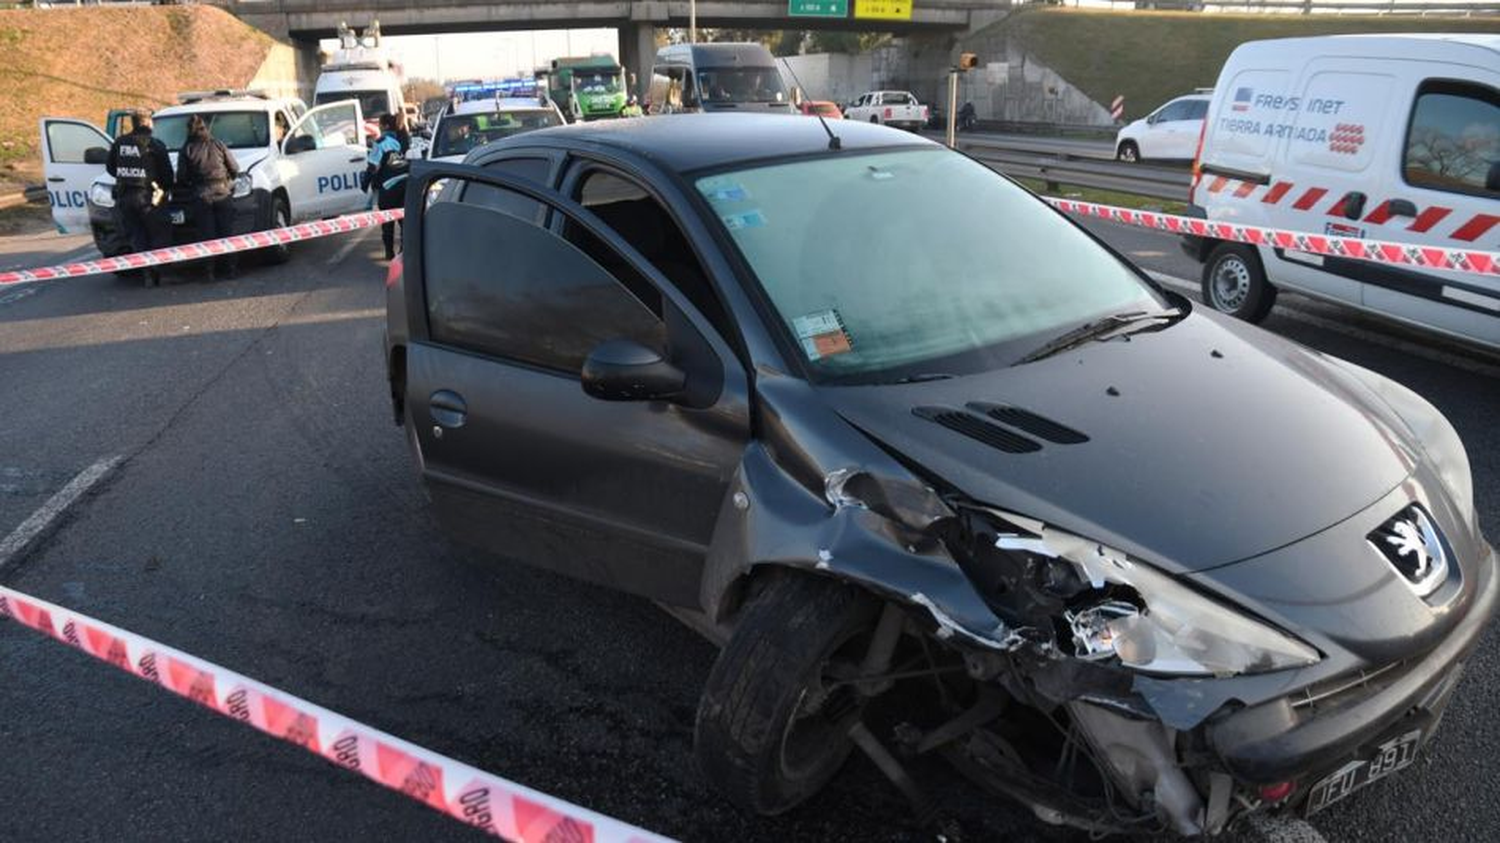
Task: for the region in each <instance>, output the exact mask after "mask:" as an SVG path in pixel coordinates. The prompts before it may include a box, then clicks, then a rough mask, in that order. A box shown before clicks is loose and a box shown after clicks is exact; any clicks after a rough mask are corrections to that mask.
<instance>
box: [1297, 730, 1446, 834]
mask: <svg viewBox="0 0 1500 843" xmlns="http://www.w3.org/2000/svg"><path fill="white" fill-rule="evenodd" d="M1421 743H1422V730H1421V729H1412V730H1410V731H1407V732H1403V733H1401V734H1399V735H1396V736H1395V737H1393V738H1391V739H1390V740H1387V741H1385V742H1384V743H1382V744H1380V745H1379V746H1377V747H1375V751H1374V753H1373V754H1372V755H1371V756H1370V757H1368V758H1359V759H1356V760H1354V761H1350V762H1349V763H1348V764H1345V765H1344V766H1342V767H1340V768H1338V769H1337V770H1335V771H1334V772H1333V773H1332V774H1331V775H1329V776H1327V777H1325V778H1324V779H1323V780H1322V781H1319V782H1318V783H1317V784H1315V785H1313V787H1312V792H1311V793H1310V794H1309V795H1308V797H1307V813H1309V814H1314V813H1317V812H1318V811H1321V810H1323V809H1324V808H1327V807H1328V806H1329V805H1332V804H1333V803H1335V802H1337V801H1339V800H1340V799H1343V798H1344V797H1345V796H1348V795H1349V794H1351V793H1353V792H1354V791H1356V790H1359V789H1360V788H1362V787H1364V786H1365V785H1368V784H1373V783H1375V782H1378V781H1380V780H1381V779H1383V778H1385V777H1386V776H1389V775H1390V774H1392V773H1395V772H1398V771H1400V770H1404V769H1406V768H1407V767H1410V766H1411V765H1412V762H1414V761H1416V760H1417V749H1418V748H1419V747H1420V746H1421Z"/></svg>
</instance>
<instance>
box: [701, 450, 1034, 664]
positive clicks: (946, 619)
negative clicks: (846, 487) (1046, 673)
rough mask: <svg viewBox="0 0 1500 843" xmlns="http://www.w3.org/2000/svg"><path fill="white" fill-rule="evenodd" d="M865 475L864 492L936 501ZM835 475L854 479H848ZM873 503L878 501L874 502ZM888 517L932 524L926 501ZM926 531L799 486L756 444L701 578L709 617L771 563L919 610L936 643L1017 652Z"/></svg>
mask: <svg viewBox="0 0 1500 843" xmlns="http://www.w3.org/2000/svg"><path fill="white" fill-rule="evenodd" d="M840 471H850V472H854V473H856V474H863V475H864V476H863V477H861V478H860V479H859V481H858V482H857V483H856V484H855V485H856V487H858V488H860V489H861V491H863V492H865V493H866V494H872V493H873V492H874V491H875V490H883V491H884V493H885V494H884V495H883V498H884V501H885V502H887V503H889V502H890V501H892V500H906V501H908V502H909V501H913V500H917V499H928V500H930V501H935V502H936V503H937V505H938V506H941V502H940V501H937V498H936V495H935V493H932V492H931V491H930V490H926V495H925V496H924V495H921V494H919V493H918V492H919V490H922V489H924V488H925V487H922V486H921V484H920V483H919V482H918V481H917V480H915V478H892V477H884V478H883V477H880V476H878V475H875V474H873V473H869V472H862V471H860V470H859V469H840ZM829 475H830V477H832V478H834V479H838V480H845V481H851V480H853V478H852V477H850V476H849V475H848V474H842V475H834V473H833V472H830V473H829ZM875 505H876V506H880V505H881V504H879V503H877V504H875ZM907 507H908V508H905V509H895V510H887V513H888V514H890V515H897V516H898V517H900V516H902V515H908V516H915V517H916V518H918V519H920V518H932V517H933V516H935V515H938V514H940V513H939V512H938V511H937V510H935V509H933V507H932V506H931V505H930V504H929V505H926V506H922V507H911V505H910V503H908V504H907ZM930 523H931V522H930V521H929V522H928V524H926V525H924V524H904V523H900V522H899V521H897V520H894V519H892V518H890V517H887V515H886V514H880V513H877V512H876V511H874V510H872V509H870V508H868V507H867V506H865V505H861V504H858V503H855V502H853V501H849V502H846V503H843V504H842V505H835V504H833V503H831V502H830V501H829V500H827V499H826V498H825V497H820V496H818V495H817V494H814V493H813V492H812V491H811V490H809V489H808V488H807V487H806V486H805V485H803V484H801V483H798V482H797V481H796V480H794V479H793V478H792V477H791V476H790V475H789V474H788V473H787V472H785V471H783V470H782V468H781V467H780V466H778V465H777V464H776V462H775V461H774V460H773V459H772V458H771V455H770V453H769V451H768V450H767V449H766V448H765V447H764V446H762V445H760V444H758V443H757V444H752V445H751V446H750V447H749V448H748V449H747V450H746V453H745V457H744V459H743V460H742V461H741V463H740V466H739V468H738V470H737V471H736V473H735V477H734V480H733V482H732V483H731V485H730V493H729V494H728V495H726V496H725V499H724V503H723V505H722V508H721V510H720V513H719V519H718V525H717V527H716V528H715V531H714V535H713V540H712V542H711V543H710V545H709V551H708V557H707V564H706V566H705V569H704V576H703V581H702V586H701V588H702V592H701V601H702V605H703V607H704V611H705V613H706V614H707V615H708V616H709V617H710V618H711V619H712V620H713V621H714V622H716V623H719V622H723V621H724V620H725V619H727V618H728V616H730V615H731V614H732V613H733V611H734V610H735V609H736V608H737V604H736V596H737V594H738V590H737V586H739V585H741V584H742V578H743V577H746V576H747V575H749V574H751V573H753V572H755V571H756V570H757V569H761V568H765V567H767V566H776V567H782V568H790V569H795V570H803V571H807V572H809V573H814V574H824V575H828V576H834V577H837V578H839V579H843V580H847V581H849V582H852V583H855V584H857V585H860V586H863V587H865V588H868V589H870V590H871V591H873V592H875V593H876V594H879V595H881V596H884V597H887V598H889V599H892V600H895V601H898V602H901V603H905V604H908V605H911V606H915V607H920V609H921V610H922V611H923V612H925V613H926V614H927V615H929V616H930V617H931V618H932V620H933V623H934V624H935V625H936V627H937V635H938V637H939V638H945V639H946V638H957V639H962V640H964V641H965V642H967V643H969V644H971V645H976V646H979V647H984V648H988V649H993V650H1008V649H1013V648H1014V647H1015V646H1016V643H1017V642H1016V639H1015V638H1014V636H1013V631H1012V630H1011V629H1010V628H1009V627H1008V626H1007V625H1006V624H1005V623H1004V622H1003V621H1002V620H1001V619H1000V618H999V617H997V616H996V615H995V613H994V612H992V611H991V610H990V608H989V607H988V606H987V605H985V602H984V600H983V599H981V598H980V596H979V594H978V592H976V591H975V589H974V586H973V584H972V583H970V582H969V580H968V577H966V576H965V575H964V572H963V570H962V569H961V568H960V567H959V566H958V564H957V563H956V562H954V560H953V558H952V557H951V556H949V554H948V551H947V550H946V548H945V547H944V546H943V545H942V543H941V542H938V541H936V540H935V539H933V538H932V537H931V536H930V535H927V534H925V533H924V532H923V530H922V528H923V527H925V526H930Z"/></svg>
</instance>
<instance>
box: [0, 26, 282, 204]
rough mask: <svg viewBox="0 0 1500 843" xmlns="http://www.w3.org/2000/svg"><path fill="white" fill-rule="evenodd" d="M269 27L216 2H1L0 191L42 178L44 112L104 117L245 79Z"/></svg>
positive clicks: (266, 44) (262, 51)
mask: <svg viewBox="0 0 1500 843" xmlns="http://www.w3.org/2000/svg"><path fill="white" fill-rule="evenodd" d="M271 44H272V40H271V38H270V36H268V35H266V34H265V33H262V32H260V31H259V30H257V29H255V28H253V27H250V26H246V25H245V24H244V23H241V22H240V21H239V20H238V19H236V18H235V17H234V16H232V15H230V14H229V13H227V12H225V11H223V10H221V9H216V8H212V7H209V6H132V7H129V8H113V9H111V8H98V7H92V8H89V7H76V8H52V9H18V10H11V11H0V56H3V58H0V193H8V192H11V191H14V190H19V189H20V188H21V187H22V186H23V185H25V184H31V183H36V182H39V181H41V161H40V157H39V156H40V149H39V148H40V145H41V138H40V137H39V131H38V120H40V119H41V118H42V117H78V118H81V119H84V120H88V121H89V122H91V123H94V124H95V125H98V126H100V127H101V128H102V127H103V123H104V117H105V114H106V113H108V111H109V110H110V109H111V108H127V107H132V106H139V107H146V108H159V107H161V106H163V105H168V104H170V103H171V102H173V101H174V100H175V98H176V95H177V93H178V92H179V91H187V90H202V89H205V88H226V87H231V88H232V87H243V86H244V85H246V84H247V83H248V82H249V81H250V80H251V79H253V78H255V73H256V71H258V70H259V69H260V66H261V64H262V63H263V62H264V61H265V59H266V54H267V53H268V52H269V50H270V48H271Z"/></svg>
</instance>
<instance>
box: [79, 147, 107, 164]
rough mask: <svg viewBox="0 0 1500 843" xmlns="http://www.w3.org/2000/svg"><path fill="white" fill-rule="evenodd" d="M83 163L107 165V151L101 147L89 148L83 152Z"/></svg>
mask: <svg viewBox="0 0 1500 843" xmlns="http://www.w3.org/2000/svg"><path fill="white" fill-rule="evenodd" d="M83 163H85V164H108V163H109V150H107V149H105V148H104V147H102V146H91V147H89V148H88V149H85V150H84V151H83Z"/></svg>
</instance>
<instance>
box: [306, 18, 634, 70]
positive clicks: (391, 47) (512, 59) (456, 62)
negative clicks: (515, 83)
mask: <svg viewBox="0 0 1500 843" xmlns="http://www.w3.org/2000/svg"><path fill="white" fill-rule="evenodd" d="M380 40H381V46H382V47H384V48H385V49H386V51H387V52H388V53H389V54H390V57H391V58H392V59H393V60H395V61H398V62H401V64H402V65H403V66H404V67H405V68H406V77H407V78H408V79H414V78H419V77H420V78H424V79H437V80H444V79H487V78H496V77H501V78H503V77H507V76H516V75H526V76H530V75H531V71H533V70H535V69H536V68H537V67H540V66H542V65H545V64H547V63H548V62H550V61H551V60H552V59H554V58H557V57H558V56H586V55H589V54H591V53H596V52H597V53H609V54H610V55H612V56H614V57H615V58H616V59H618V58H619V57H620V55H619V53H620V42H619V40H618V36H617V35H616V34H615V30H614V29H570V30H564V29H550V30H542V31H538V32H465V33H452V34H448V35H389V36H386V37H384V38H381V39H380ZM338 45H339V42H338V40H337V39H333V38H329V39H325V40H324V41H322V42H321V44H320V45H319V46H321V47H322V48H323V49H324V50H329V51H332V50H334V49H336V48H337V47H338Z"/></svg>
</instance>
